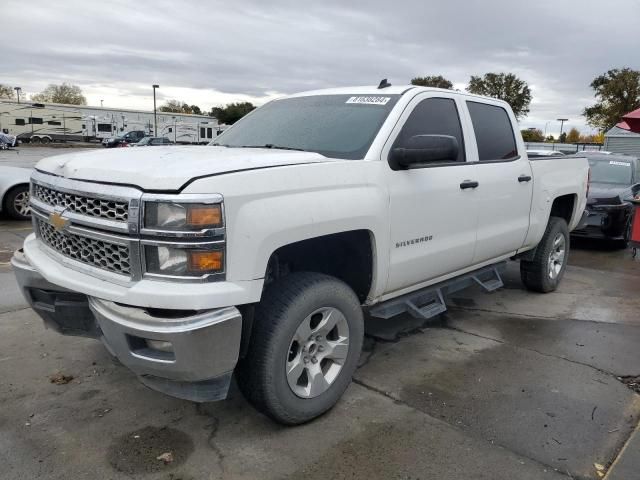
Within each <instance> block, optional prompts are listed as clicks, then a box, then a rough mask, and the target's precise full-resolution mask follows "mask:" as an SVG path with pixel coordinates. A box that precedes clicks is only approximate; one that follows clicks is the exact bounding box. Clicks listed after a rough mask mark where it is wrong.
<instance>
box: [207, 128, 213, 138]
mask: <svg viewBox="0 0 640 480" xmlns="http://www.w3.org/2000/svg"><path fill="white" fill-rule="evenodd" d="M207 138H213V128H207Z"/></svg>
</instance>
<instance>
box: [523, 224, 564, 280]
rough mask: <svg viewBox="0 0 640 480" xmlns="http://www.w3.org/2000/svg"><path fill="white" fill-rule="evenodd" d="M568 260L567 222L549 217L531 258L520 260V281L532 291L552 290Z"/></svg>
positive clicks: (561, 275) (562, 273) (562, 274)
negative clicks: (560, 249) (560, 248)
mask: <svg viewBox="0 0 640 480" xmlns="http://www.w3.org/2000/svg"><path fill="white" fill-rule="evenodd" d="M560 246H562V247H563V248H562V254H560V251H559V247H560ZM552 255H553V258H552ZM554 259H555V260H554ZM568 260H569V229H568V227H567V222H566V221H565V220H564V219H562V218H559V217H551V218H549V223H548V224H547V229H546V230H545V232H544V235H543V237H542V240H540V243H539V244H538V246H537V247H536V251H535V254H534V257H533V260H529V261H525V260H521V261H520V278H521V279H522V283H524V285H525V286H526V287H527V289H529V290H533V291H534V292H541V293H548V292H553V291H554V290H555V289H556V288H558V285H559V284H560V281H561V280H562V277H563V276H564V271H565V270H566V268H567V261H568Z"/></svg>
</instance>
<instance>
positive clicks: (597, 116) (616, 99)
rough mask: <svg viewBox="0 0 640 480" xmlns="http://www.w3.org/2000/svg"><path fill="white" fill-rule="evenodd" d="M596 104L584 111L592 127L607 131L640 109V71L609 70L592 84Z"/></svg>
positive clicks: (625, 69) (626, 69)
mask: <svg viewBox="0 0 640 480" xmlns="http://www.w3.org/2000/svg"><path fill="white" fill-rule="evenodd" d="M590 86H591V88H593V90H594V91H595V97H596V100H597V102H596V104H595V105H593V106H591V107H587V108H585V109H584V112H583V115H584V116H585V117H586V118H587V123H588V124H589V125H591V126H592V127H596V128H599V129H600V130H603V131H607V130H609V129H610V128H611V127H613V126H614V125H615V124H616V123H618V122H619V121H620V118H621V117H622V116H623V115H624V114H625V113H629V112H630V111H632V110H635V109H637V108H640V71H638V70H632V69H630V68H623V69H617V68H614V69H613V70H609V71H608V72H607V73H605V74H603V75H599V76H597V77H596V78H594V79H593V82H591V85H590Z"/></svg>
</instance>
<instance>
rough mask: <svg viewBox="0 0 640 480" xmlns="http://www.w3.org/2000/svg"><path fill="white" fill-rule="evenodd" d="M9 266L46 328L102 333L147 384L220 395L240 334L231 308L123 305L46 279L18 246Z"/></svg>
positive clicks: (193, 394)
mask: <svg viewBox="0 0 640 480" xmlns="http://www.w3.org/2000/svg"><path fill="white" fill-rule="evenodd" d="M11 264H12V265H13V269H14V271H15V275H16V278H17V280H18V284H19V285H20V288H21V290H22V292H23V294H24V296H25V298H26V299H27V301H28V302H29V304H30V305H31V306H32V308H33V309H34V310H35V311H36V312H37V313H38V314H39V315H40V316H41V317H42V319H43V320H44V322H45V325H46V326H47V327H49V328H53V329H54V330H56V331H58V332H59V333H62V334H64V335H76V336H86V337H92V338H99V339H101V340H102V341H103V343H104V344H105V346H106V347H107V349H108V350H109V351H110V352H111V353H112V354H113V355H115V356H116V357H117V358H118V359H119V360H120V361H121V362H122V363H123V364H124V365H125V366H126V367H128V368H129V369H130V370H132V371H133V372H134V373H135V374H136V375H137V376H138V378H139V379H140V381H142V382H143V383H144V384H145V385H147V386H148V387H150V388H153V389H154V390H158V391H161V392H163V393H166V394H168V395H171V396H174V397H178V398H184V399H187V400H192V401H196V402H205V401H214V400H221V399H224V398H225V397H226V396H227V391H228V388H229V385H230V382H231V376H232V373H233V369H234V368H235V365H236V362H237V360H238V354H239V351H240V339H241V334H242V316H241V314H240V312H239V311H238V309H237V308H235V307H225V308H217V309H210V310H200V311H185V310H167V309H164V310H161V309H151V308H141V307H134V306H127V305H122V304H118V303H114V302H110V301H106V300H101V299H99V298H95V297H88V296H86V295H84V294H81V293H76V292H71V291H69V290H65V289H63V288H61V287H59V286H57V285H55V284H53V283H51V282H49V281H47V280H46V279H45V278H44V277H43V276H42V275H40V274H39V273H38V272H37V270H36V269H35V268H34V267H33V266H32V265H31V264H30V263H29V261H28V260H27V258H26V257H25V255H24V254H23V253H22V251H17V252H16V253H15V255H14V257H13V258H12V260H11ZM159 345H162V346H159Z"/></svg>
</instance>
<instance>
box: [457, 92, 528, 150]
mask: <svg viewBox="0 0 640 480" xmlns="http://www.w3.org/2000/svg"><path fill="white" fill-rule="evenodd" d="M467 107H468V108H469V114H470V115H471V122H472V123H473V130H474V131H475V134H476V143H477V144H478V156H479V157H480V158H479V159H480V161H481V162H488V161H495V160H512V159H514V158H515V157H517V156H518V149H517V148H516V138H515V136H514V135H513V127H512V126H511V121H510V120H509V115H508V114H507V111H506V110H505V109H504V108H502V107H497V106H495V105H488V104H486V103H478V102H467Z"/></svg>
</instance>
